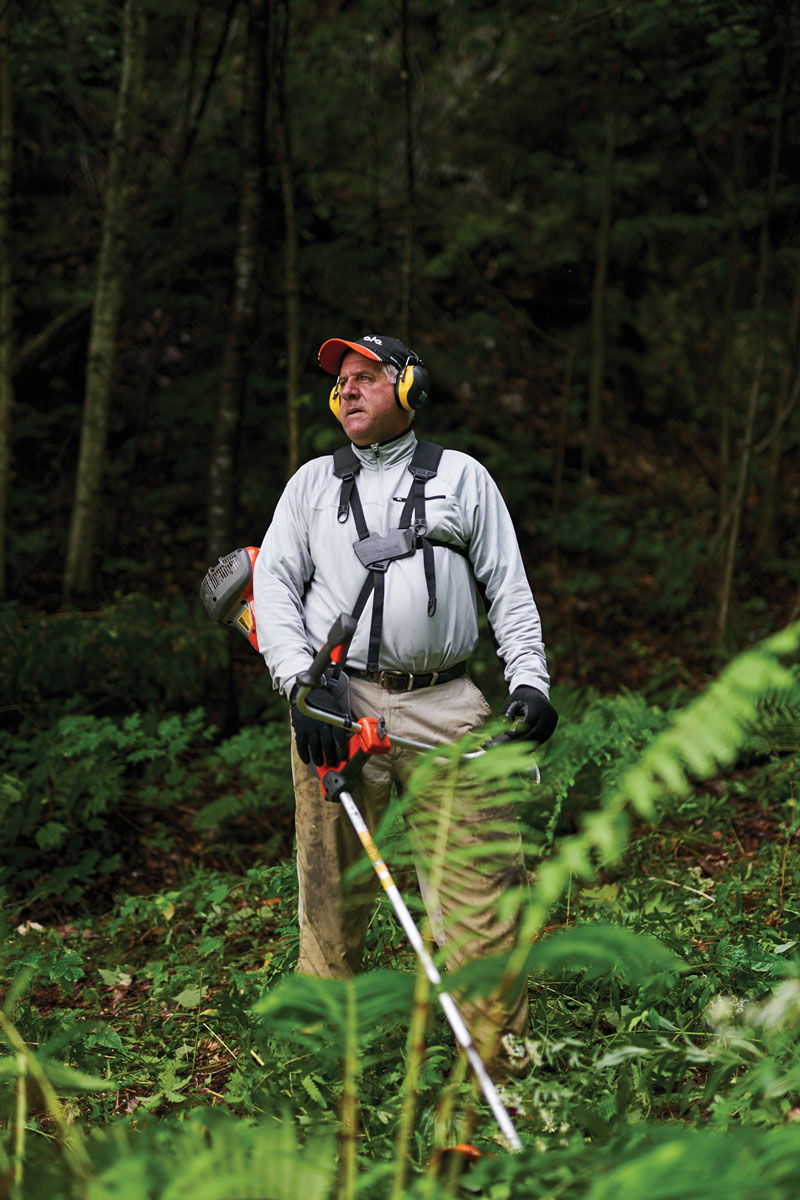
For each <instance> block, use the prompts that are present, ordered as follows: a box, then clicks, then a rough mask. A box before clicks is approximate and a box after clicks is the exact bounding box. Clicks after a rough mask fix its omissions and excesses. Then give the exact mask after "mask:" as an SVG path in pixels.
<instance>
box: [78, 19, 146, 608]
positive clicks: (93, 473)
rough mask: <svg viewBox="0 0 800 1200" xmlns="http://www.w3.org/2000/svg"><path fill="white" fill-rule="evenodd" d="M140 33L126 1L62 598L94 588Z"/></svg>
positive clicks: (141, 41) (136, 102) (140, 27)
mask: <svg viewBox="0 0 800 1200" xmlns="http://www.w3.org/2000/svg"><path fill="white" fill-rule="evenodd" d="M145 34H146V22H145V16H144V9H143V5H142V2H141V0H126V4H125V9H124V13H123V40H122V74H121V78H120V86H119V94H118V98H117V112H116V117H115V119H114V133H113V138H112V143H111V153H110V155H109V165H108V183H107V186H106V207H105V216H104V219H103V233H102V239H101V244H100V257H99V261H98V267H97V282H96V285H95V294H94V305H93V309H92V323H91V331H90V334H89V350H88V355H87V368H86V394H85V398H84V405H83V422H82V426H81V441H80V451H79V455H78V472H77V480H76V484H75V498H74V500H73V506H72V520H71V524H70V530H69V541H68V544H67V559H66V566H65V569H64V594H65V595H67V596H71V595H75V594H86V593H88V592H89V591H90V589H91V585H92V559H93V556H94V547H95V538H96V532H97V515H98V500H99V493H100V484H101V480H102V474H103V462H104V459H105V453H106V441H107V430H108V412H109V406H110V398H111V385H112V376H113V369H114V360H115V350H116V340H117V330H118V327H119V314H120V309H121V307H122V294H123V270H124V265H125V250H126V233H127V223H128V197H129V190H130V188H129V176H128V168H129V160H130V154H131V147H132V144H133V137H134V130H135V125H136V118H137V115H138V109H139V103H140V96H141V80H142V74H143V67H144V57H145Z"/></svg>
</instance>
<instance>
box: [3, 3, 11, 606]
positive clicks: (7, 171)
mask: <svg viewBox="0 0 800 1200" xmlns="http://www.w3.org/2000/svg"><path fill="white" fill-rule="evenodd" d="M0 5H2V7H0V600H4V599H5V597H6V541H7V538H6V530H7V528H8V498H9V494H10V476H11V415H12V410H13V407H14V384H13V364H12V359H13V354H14V345H13V339H14V300H13V292H12V280H11V261H10V252H11V231H10V228H9V216H10V207H11V171H12V162H13V152H14V123H13V113H12V108H11V104H12V94H11V0H0Z"/></svg>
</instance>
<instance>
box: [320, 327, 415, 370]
mask: <svg viewBox="0 0 800 1200" xmlns="http://www.w3.org/2000/svg"><path fill="white" fill-rule="evenodd" d="M348 350H355V352H356V354H363V355H364V357H365V358H374V359H375V361H376V362H385V363H391V365H392V366H393V367H397V369H398V371H402V370H403V368H404V367H405V366H406V364H407V363H409V362H411V363H418V362H419V361H420V360H419V358H418V357H417V355H416V354H415V353H414V351H413V350H409V349H408V347H407V346H404V345H403V343H402V342H401V341H399V340H398V339H397V338H393V337H385V336H384V334H382V333H381V334H375V333H368V334H367V335H366V336H365V337H361V338H356V340H355V341H354V342H348V341H346V340H345V339H344V338H328V340H327V342H323V343H322V345H321V346H320V348H319V354H318V355H317V358H318V359H319V365H320V366H321V367H322V369H323V371H327V372H328V374H329V375H338V374H339V368H340V367H341V365H342V359H343V358H344V356H345V354H347V351H348Z"/></svg>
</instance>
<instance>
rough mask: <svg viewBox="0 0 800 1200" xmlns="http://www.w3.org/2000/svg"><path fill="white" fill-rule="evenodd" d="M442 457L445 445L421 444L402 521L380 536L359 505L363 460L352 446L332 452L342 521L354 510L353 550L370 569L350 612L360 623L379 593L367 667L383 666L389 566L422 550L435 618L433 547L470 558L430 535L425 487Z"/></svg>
mask: <svg viewBox="0 0 800 1200" xmlns="http://www.w3.org/2000/svg"><path fill="white" fill-rule="evenodd" d="M441 457H442V447H441V446H437V445H435V444H434V443H433V442H420V441H418V442H417V444H416V446H415V448H414V453H413V455H412V457H411V461H410V463H409V464H408V470H409V471H410V472H411V474H412V475H413V476H414V482H413V483H412V485H411V489H410V491H409V493H408V495H407V496H406V500H405V504H404V505H403V511H402V513H401V516H400V522H399V524H398V526H397V529H392V530H390V532H389V533H387V534H378V533H370V531H369V529H368V528H367V523H366V520H365V519H364V510H363V508H362V507H361V499H360V497H359V494H358V488H357V487H356V476H357V475H358V473H359V471H360V470H361V463H360V462H359V459H358V456H357V455H356V453H355V451H354V449H353V447H352V445H350V444H348V445H347V446H341V447H340V448H339V449H338V450H336V451H335V453H334V455H333V473H334V475H335V476H336V477H337V478H338V479H341V481H342V487H341V491H340V492H339V513H338V519H339V523H340V524H342V525H343V524H344V523H345V522H346V521H347V518H348V515H349V513H350V512H351V511H352V513H353V520H354V521H355V525H356V532H357V533H358V540H357V541H355V542H353V549H354V551H355V553H356V556H357V558H358V560H359V562H360V563H361V564H362V566H364V567H366V569H367V572H368V574H367V578H366V579H365V581H364V586H363V587H362V589H361V592H360V593H359V596H358V599H357V600H356V603H355V607H354V609H353V612H352V616H353V617H354V619H355V620H356V621H357V620H358V619H359V618H360V616H361V614H362V612H363V611H364V608H365V606H366V603H367V600H368V599H369V597H370V595H371V594H372V593H373V592H374V593H375V595H374V599H373V602H372V623H371V625H370V633H369V651H368V654H367V670H368V671H377V670H378V669H379V657H380V646H381V630H382V627H383V597H384V589H385V578H386V572H387V570H388V568H389V564H390V563H392V562H394V561H395V559H397V558H408V557H410V556H411V555H413V554H416V552H417V550H421V551H422V565H423V569H424V571H425V583H426V586H427V589H428V616H429V617H432V616H433V614H434V613H435V612H436V568H435V564H434V556H433V548H434V546H446V547H447V549H448V550H455V551H456V553H458V554H463V555H464V556H465V557H469V556H468V555H467V554H466V552H465V551H464V550H462V549H461V547H460V546H454V545H453V544H452V543H449V542H442V541H439V540H437V539H435V538H429V537H427V529H428V525H427V521H426V518H425V485H426V483H427V482H428V480H429V479H433V478H434V476H435V475H436V474H437V472H438V470H439V460H440V459H441Z"/></svg>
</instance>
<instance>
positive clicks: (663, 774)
mask: <svg viewBox="0 0 800 1200" xmlns="http://www.w3.org/2000/svg"><path fill="white" fill-rule="evenodd" d="M799 650H800V622H797V623H796V624H794V625H792V626H790V627H789V628H788V629H784V630H782V631H781V632H780V633H778V634H775V635H774V636H773V637H771V638H768V639H767V640H766V641H765V642H762V643H761V645H760V646H758V647H756V648H755V649H754V650H750V651H747V652H746V653H745V654H741V655H740V656H739V657H738V658H736V659H734V661H733V662H732V663H731V664H730V666H728V667H727V668H726V669H725V670H724V671H723V673H722V674H721V675H720V676H719V678H718V679H717V680H715V682H714V683H712V684H711V686H710V687H709V688H708V689H707V690H706V691H705V692H704V693H703V694H702V695H701V696H699V697H698V698H697V699H696V700H695V701H693V702H692V703H691V704H689V705H687V707H686V708H684V709H681V710H680V712H679V713H678V714H677V715H676V716H675V717H674V718H673V720H672V722H671V724H670V725H669V726H668V727H667V728H666V729H665V730H664V731H663V732H662V733H660V734H659V735H658V736H657V737H656V738H655V740H654V741H653V742H652V744H651V745H650V746H649V747H648V749H647V750H646V751H645V752H644V754H643V755H642V757H641V758H640V759H639V762H638V763H637V764H636V765H635V766H634V767H633V768H632V769H631V770H629V771H628V772H627V774H626V775H625V777H624V778H623V780H622V783H621V785H620V793H621V795H622V796H623V797H624V798H626V799H628V800H630V802H631V803H632V804H633V806H634V807H635V808H636V810H637V811H638V812H639V813H641V814H642V815H643V816H647V817H652V816H653V814H654V812H655V804H656V800H657V799H658V797H659V796H660V795H663V794H664V793H665V792H672V793H674V794H676V795H685V794H686V792H688V790H689V788H690V786H691V781H692V780H693V779H694V780H702V779H708V778H709V777H710V776H711V775H713V774H714V773H715V772H716V771H719V770H721V769H723V768H726V767H729V766H730V765H731V764H732V763H733V762H735V761H736V759H737V757H738V756H739V755H740V754H742V752H743V751H745V750H747V749H748V748H749V747H750V746H751V745H752V743H753V739H754V737H755V736H757V735H759V734H762V735H763V734H764V731H765V730H766V729H768V727H769V711H768V710H765V708H764V706H763V701H764V698H765V696H769V697H770V700H771V703H772V704H774V705H775V704H777V706H778V707H779V711H781V713H782V714H783V719H784V720H786V719H787V714H796V715H797V716H796V719H800V684H798V679H797V675H796V673H795V671H794V670H792V669H791V668H790V667H789V666H787V665H785V663H784V661H783V660H784V659H785V658H787V657H789V656H797V654H798V651H799ZM789 720H791V716H789Z"/></svg>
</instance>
